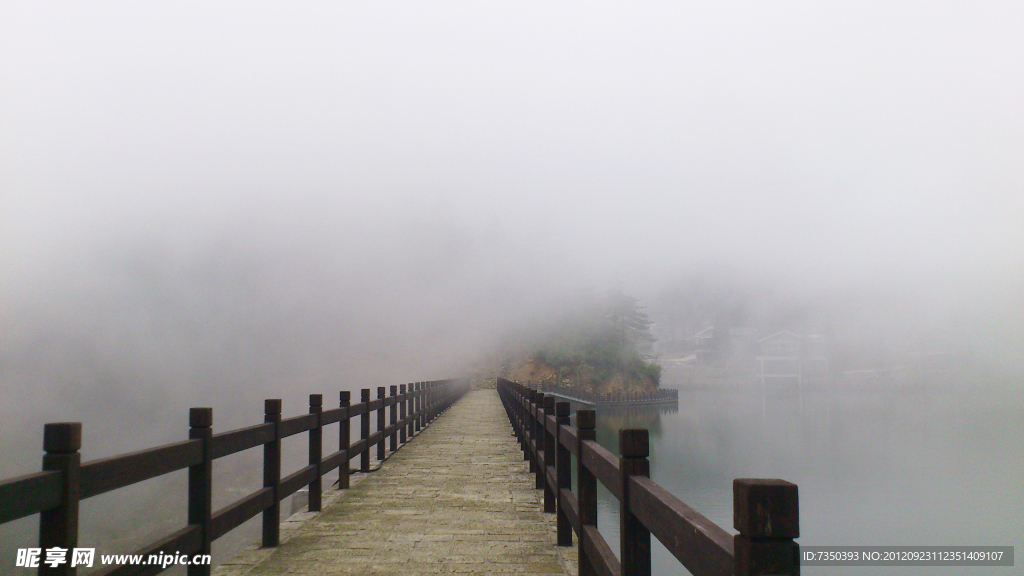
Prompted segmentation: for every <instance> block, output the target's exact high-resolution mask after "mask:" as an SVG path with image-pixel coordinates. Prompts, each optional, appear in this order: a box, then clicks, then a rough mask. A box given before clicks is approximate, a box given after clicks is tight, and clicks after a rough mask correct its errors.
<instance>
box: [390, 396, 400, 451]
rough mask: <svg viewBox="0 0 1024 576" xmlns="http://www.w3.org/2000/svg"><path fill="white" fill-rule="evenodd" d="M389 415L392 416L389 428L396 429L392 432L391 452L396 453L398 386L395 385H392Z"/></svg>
mask: <svg viewBox="0 0 1024 576" xmlns="http://www.w3.org/2000/svg"><path fill="white" fill-rule="evenodd" d="M389 413H390V415H391V422H389V426H392V427H394V430H393V431H392V432H391V451H392V452H394V451H396V450H398V386H396V385H394V384H392V385H391V410H389Z"/></svg>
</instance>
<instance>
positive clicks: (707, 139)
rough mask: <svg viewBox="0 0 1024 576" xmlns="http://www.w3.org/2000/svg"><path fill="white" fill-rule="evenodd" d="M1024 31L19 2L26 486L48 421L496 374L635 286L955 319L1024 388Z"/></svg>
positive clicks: (7, 87) (572, 11)
mask: <svg viewBox="0 0 1024 576" xmlns="http://www.w3.org/2000/svg"><path fill="white" fill-rule="evenodd" d="M1021 30H1024V5H1022V4H1021V3H1019V2H985V3H977V2H936V1H929V2H905V3H898V4H894V3H891V2H856V3H827V4H826V5H822V4H820V3H802V2H788V1H787V2H771V3H762V4H751V3H721V2H716V3H687V4H679V3H667V2H645V3H630V4H622V3H607V2H599V3H586V4H584V3H569V2H567V3H549V2H545V3H540V2H514V3H471V2H438V3H422V2H387V3H334V2H323V3H318V2H292V3H268V2H244V3H243V2H218V3H209V2H201V3H200V2H174V3H143V4H129V3H103V2H93V3H85V4H74V5H71V4H62V3H49V2H33V3H15V2H3V3H0V396H2V399H3V402H0V422H3V424H2V428H0V464H2V471H3V475H4V476H5V477H6V476H10V475H12V474H15V473H23V472H28V471H31V470H34V469H36V467H37V466H38V456H39V444H40V442H41V439H40V436H41V431H42V424H43V423H44V422H46V421H54V420H82V421H83V422H84V436H85V447H84V448H83V454H84V457H85V458H87V459H90V458H93V457H98V456H103V455H109V454H113V453H116V452H119V451H122V450H127V449H136V448H142V447H144V446H148V445H152V444H153V443H154V442H157V441H170V440H177V439H180V438H181V437H182V436H183V435H184V424H185V417H186V416H185V415H186V413H187V412H186V411H187V408H188V407H189V406H196V405H213V406H214V409H215V415H216V418H215V428H217V429H221V430H223V429H225V428H226V427H228V426H229V425H243V424H250V423H254V422H256V421H258V420H259V419H260V413H261V409H262V406H261V401H262V399H263V398H266V397H283V398H284V399H285V411H286V412H290V413H297V412H302V411H305V408H304V406H305V400H304V398H305V395H306V394H308V393H310V392H323V393H325V394H327V398H329V399H331V400H330V401H333V400H334V399H335V398H336V395H335V394H336V391H337V390H341V389H349V390H355V389H358V388H362V387H370V386H373V387H375V386H378V385H389V384H393V383H399V382H408V381H415V380H427V379H432V378H442V377H447V376H454V375H460V374H462V373H465V372H466V371H469V370H478V369H483V368H486V367H488V366H491V365H493V364H495V363H496V362H497V361H498V360H497V359H500V358H501V357H502V355H503V354H507V353H508V350H509V349H511V348H515V349H516V350H520V349H528V347H529V335H530V334H532V333H533V332H534V331H536V330H539V329H540V328H539V327H541V326H544V325H546V324H545V323H549V321H550V319H551V318H553V317H556V316H557V313H558V310H559V309H560V308H561V307H562V306H564V305H566V303H571V302H573V301H574V299H576V298H577V296H579V295H580V294H592V293H603V292H604V291H607V290H610V289H620V290H624V291H626V292H628V293H630V294H633V295H635V296H636V297H638V298H640V299H641V300H642V301H643V302H644V303H645V304H646V305H647V306H648V311H649V313H650V314H651V317H652V319H653V320H655V322H659V323H661V324H662V325H665V324H666V323H670V322H669V319H670V318H671V317H672V316H673V314H674V313H675V312H674V310H678V309H679V308H678V306H680V305H681V304H679V303H680V302H681V300H679V299H680V298H682V299H683V300H685V299H686V298H691V297H694V296H693V295H694V294H697V293H699V294H702V295H704V294H709V293H711V294H716V295H719V296H721V298H722V299H726V300H727V299H728V298H734V300H736V301H742V302H743V303H745V304H744V305H745V306H747V307H748V308H749V309H750V310H753V311H754V312H752V313H751V314H752V317H757V318H761V319H765V322H766V323H768V324H771V325H772V326H778V327H780V329H781V328H786V327H792V326H791V325H792V324H794V322H795V323H796V324H800V326H797V328H800V327H801V326H807V327H808V328H807V329H810V327H811V326H812V325H813V326H824V325H827V326H829V327H830V328H829V329H830V330H833V332H835V333H836V339H837V341H845V342H853V343H863V342H871V343H873V344H878V343H879V342H882V343H883V344H879V345H880V346H883V347H884V345H885V344H884V342H887V341H889V340H898V339H899V336H898V335H899V334H913V333H914V332H915V331H920V330H924V329H928V328H932V327H941V328H944V329H948V330H953V331H955V332H957V333H958V334H960V335H962V339H963V340H966V341H968V346H969V348H970V349H971V350H972V354H973V357H974V358H975V359H976V362H977V364H976V366H977V367H978V370H979V371H980V373H981V374H983V375H985V376H984V377H981V378H979V379H978V380H977V381H976V383H977V384H978V385H986V384H990V383H992V382H996V381H999V382H1007V381H1015V380H1013V379H1014V378H1018V377H1019V375H1020V373H1021V356H1020V351H1021V350H1022V349H1024V225H1022V224H1021V215H1022V214H1024V162H1022V161H1021V159H1022V158H1024V106H1022V105H1021V102H1024V35H1022V34H1021ZM694 286H699V287H700V288H699V289H698V288H694ZM695 290H696V292H695ZM687 294H689V296H687ZM730 295H731V296H730ZM701 297H703V296H701ZM785 310H789V311H791V312H792V311H794V310H798V311H799V313H796V314H795V315H789V316H787V315H786V314H783V313H782V312H780V311H785ZM787 318H788V319H789V320H787ZM794 318H799V321H797V320H793V319H794ZM791 320H792V321H791ZM787 322H789V324H787ZM524 346H525V347H526V348H523V347H524ZM851 346H853V344H851ZM858 349H859V348H858ZM851 366H852V367H858V366H857V365H854V364H851ZM972 382H973V381H972ZM140 422H150V423H151V425H147V426H142V425H141V424H140Z"/></svg>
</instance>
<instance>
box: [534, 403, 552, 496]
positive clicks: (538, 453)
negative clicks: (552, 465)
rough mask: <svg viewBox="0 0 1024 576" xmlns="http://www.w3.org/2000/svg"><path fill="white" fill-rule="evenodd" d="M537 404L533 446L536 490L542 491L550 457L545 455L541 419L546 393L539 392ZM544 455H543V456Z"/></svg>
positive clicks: (535, 406)
mask: <svg viewBox="0 0 1024 576" xmlns="http://www.w3.org/2000/svg"><path fill="white" fill-rule="evenodd" d="M536 400H537V401H536V403H535V404H534V410H533V412H534V414H533V417H532V418H530V421H531V423H532V424H533V446H534V458H535V459H536V461H537V465H536V470H535V471H534V472H536V478H535V481H534V488H536V489H537V490H542V489H543V488H544V467H545V466H546V465H547V459H548V455H547V454H543V452H544V429H543V428H542V427H541V419H542V418H543V417H544V393H543V392H537V394H536ZM542 454H543V455H542Z"/></svg>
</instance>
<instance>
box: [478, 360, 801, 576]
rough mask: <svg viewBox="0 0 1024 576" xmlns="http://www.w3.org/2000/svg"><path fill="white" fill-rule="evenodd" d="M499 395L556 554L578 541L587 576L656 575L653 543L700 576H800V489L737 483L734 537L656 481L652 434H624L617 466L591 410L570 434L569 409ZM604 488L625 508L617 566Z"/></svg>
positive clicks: (508, 389) (501, 383) (549, 401)
mask: <svg viewBox="0 0 1024 576" xmlns="http://www.w3.org/2000/svg"><path fill="white" fill-rule="evenodd" d="M497 389H498V394H499V395H500V396H501V399H502V404H503V405H504V407H505V410H506V412H507V413H508V417H509V420H510V421H511V422H512V427H513V429H514V430H515V433H516V436H517V437H518V439H519V442H520V444H521V445H522V449H523V454H524V459H526V460H529V462H530V471H531V472H532V473H535V474H536V487H537V488H538V489H543V490H544V511H545V512H551V513H555V514H557V532H558V534H557V536H558V545H559V546H571V545H572V543H573V536H572V535H573V532H575V533H576V537H577V540H578V546H579V573H580V576H594V575H598V574H600V575H601V576H620V575H621V576H648V575H650V574H651V535H654V536H655V537H656V538H657V539H658V540H660V541H661V543H662V544H664V546H665V548H667V549H668V551H669V552H671V553H672V555H673V556H675V557H676V559H678V560H679V562H681V563H682V564H683V566H685V567H686V569H687V570H689V571H690V572H691V573H692V574H693V575H694V576H729V575H735V576H755V575H760V574H799V573H800V559H799V546H798V545H797V543H796V542H794V541H793V539H794V538H797V537H799V535H800V534H799V512H798V509H799V507H798V495H797V486H796V484H791V483H789V482H786V481H784V480H763V479H737V480H734V481H733V486H732V488H733V526H734V528H735V529H736V530H737V531H738V532H739V534H737V535H735V536H733V535H731V534H729V533H728V532H726V531H725V530H724V529H722V528H721V527H719V526H718V525H716V524H715V523H714V522H712V521H710V520H708V519H707V518H705V517H704V516H702V515H701V514H700V513H698V512H697V511H696V510H694V509H693V508H690V507H689V506H687V505H686V504H684V503H683V502H682V501H681V500H679V499H678V498H676V497H675V496H673V495H672V494H670V493H669V492H668V491H667V490H665V489H664V488H662V487H661V486H659V485H658V484H657V483H655V482H654V481H652V480H651V479H650V477H649V476H650V466H649V463H648V460H647V456H648V451H649V446H648V432H647V430H642V429H632V430H620V431H619V453H620V454H621V457H616V456H615V455H613V454H612V453H611V452H609V451H608V450H607V449H605V448H603V447H602V446H601V445H600V444H598V443H597V442H596V441H595V438H596V432H595V425H596V416H595V412H594V411H593V410H578V411H577V412H576V426H570V425H569V423H570V413H569V403H568V402H556V401H555V398H554V397H553V396H550V395H549V396H545V395H544V393H543V392H539V391H537V390H534V389H532V388H529V387H527V386H524V385H522V384H519V383H517V382H512V381H510V380H505V379H502V378H499V379H498V383H497ZM573 456H575V457H576V478H577V487H576V491H575V492H574V491H573V489H572V457H573ZM597 482H601V484H603V485H604V487H605V488H607V489H608V491H609V492H611V494H612V495H613V496H615V498H616V499H618V501H619V510H620V514H619V544H620V550H619V555H618V557H616V555H615V553H614V552H613V551H612V549H611V547H610V546H609V545H608V543H607V542H606V541H605V539H604V538H603V537H602V536H601V533H600V532H598V530H597Z"/></svg>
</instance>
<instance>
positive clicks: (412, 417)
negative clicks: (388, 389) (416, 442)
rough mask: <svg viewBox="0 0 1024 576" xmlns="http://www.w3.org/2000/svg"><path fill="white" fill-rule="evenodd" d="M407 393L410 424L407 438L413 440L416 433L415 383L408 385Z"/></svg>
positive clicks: (407, 413) (407, 410) (407, 412)
mask: <svg viewBox="0 0 1024 576" xmlns="http://www.w3.org/2000/svg"><path fill="white" fill-rule="evenodd" d="M406 393H407V394H409V398H408V399H407V400H406V415H407V416H409V425H408V426H407V428H408V429H407V430H406V438H407V439H409V440H413V435H414V434H415V433H416V423H415V422H414V420H416V395H415V394H413V384H412V383H410V384H408V385H407V386H406Z"/></svg>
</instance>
